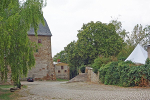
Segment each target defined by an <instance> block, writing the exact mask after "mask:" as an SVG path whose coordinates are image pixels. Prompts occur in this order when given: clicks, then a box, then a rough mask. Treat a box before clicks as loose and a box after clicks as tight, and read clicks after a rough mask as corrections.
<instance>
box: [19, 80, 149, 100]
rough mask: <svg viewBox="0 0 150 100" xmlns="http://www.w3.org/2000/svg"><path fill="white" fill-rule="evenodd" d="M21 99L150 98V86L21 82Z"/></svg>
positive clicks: (128, 99)
mask: <svg viewBox="0 0 150 100" xmlns="http://www.w3.org/2000/svg"><path fill="white" fill-rule="evenodd" d="M21 83H22V84H23V85H27V86H28V88H27V89H21V90H20V92H19V94H21V95H22V96H23V97H21V98H20V99H19V100H150V88H139V87H138V88H136V87H132V88H131V87H128V88H124V87H118V86H111V85H103V84H91V83H85V82H75V83H66V82H51V81H49V82H48V81H45V82H44V81H35V82H21Z"/></svg>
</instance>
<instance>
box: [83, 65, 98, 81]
mask: <svg viewBox="0 0 150 100" xmlns="http://www.w3.org/2000/svg"><path fill="white" fill-rule="evenodd" d="M85 72H86V73H87V74H88V79H89V80H90V82H92V83H99V72H98V73H97V74H96V73H94V72H93V68H91V67H86V69H85Z"/></svg>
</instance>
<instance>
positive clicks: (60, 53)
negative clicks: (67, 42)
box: [53, 50, 67, 63]
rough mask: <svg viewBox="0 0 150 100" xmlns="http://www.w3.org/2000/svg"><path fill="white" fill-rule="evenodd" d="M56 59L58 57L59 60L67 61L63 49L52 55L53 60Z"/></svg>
mask: <svg viewBox="0 0 150 100" xmlns="http://www.w3.org/2000/svg"><path fill="white" fill-rule="evenodd" d="M57 59H60V61H61V62H63V63H67V53H66V51H65V50H62V51H61V52H59V53H57V54H56V55H55V56H54V57H53V61H55V62H57Z"/></svg>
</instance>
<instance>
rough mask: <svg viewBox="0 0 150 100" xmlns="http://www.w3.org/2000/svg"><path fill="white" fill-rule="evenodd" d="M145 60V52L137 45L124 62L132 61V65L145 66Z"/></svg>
mask: <svg viewBox="0 0 150 100" xmlns="http://www.w3.org/2000/svg"><path fill="white" fill-rule="evenodd" d="M147 58H148V53H147V51H146V50H144V48H142V46H140V45H139V44H138V45H137V46H136V47H135V49H134V50H133V51H132V53H131V54H130V55H129V57H128V58H127V59H126V60H125V61H132V62H133V63H137V64H145V61H146V59H147Z"/></svg>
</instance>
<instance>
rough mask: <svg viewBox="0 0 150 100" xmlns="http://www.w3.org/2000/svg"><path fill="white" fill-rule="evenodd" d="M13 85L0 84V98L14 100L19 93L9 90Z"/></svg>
mask: <svg viewBox="0 0 150 100" xmlns="http://www.w3.org/2000/svg"><path fill="white" fill-rule="evenodd" d="M13 87H14V86H13V85H0V100H16V99H17V98H18V97H19V95H18V94H17V93H16V92H17V91H16V92H10V88H13Z"/></svg>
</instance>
